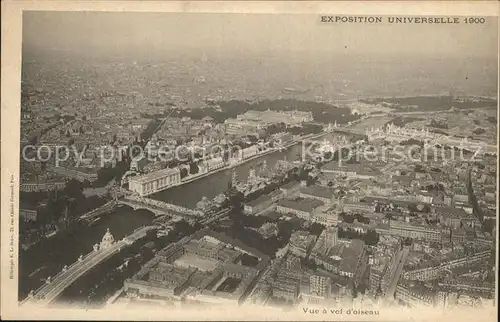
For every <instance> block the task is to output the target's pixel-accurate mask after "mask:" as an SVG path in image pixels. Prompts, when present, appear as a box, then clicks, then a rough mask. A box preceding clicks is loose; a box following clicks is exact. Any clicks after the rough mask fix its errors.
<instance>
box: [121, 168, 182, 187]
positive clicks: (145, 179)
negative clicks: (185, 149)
mask: <svg viewBox="0 0 500 322" xmlns="http://www.w3.org/2000/svg"><path fill="white" fill-rule="evenodd" d="M179 172H180V170H179V169H177V168H174V169H163V170H158V171H154V172H151V173H147V174H145V175H142V176H138V177H133V178H131V179H130V181H135V182H138V183H146V182H149V181H152V180H155V179H159V178H164V177H166V176H169V175H173V174H177V173H179Z"/></svg>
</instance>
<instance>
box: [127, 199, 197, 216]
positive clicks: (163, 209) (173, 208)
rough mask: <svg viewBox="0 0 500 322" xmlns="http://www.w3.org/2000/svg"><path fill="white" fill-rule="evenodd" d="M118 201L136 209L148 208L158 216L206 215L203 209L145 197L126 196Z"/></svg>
mask: <svg viewBox="0 0 500 322" xmlns="http://www.w3.org/2000/svg"><path fill="white" fill-rule="evenodd" d="M118 203H120V204H125V205H128V206H130V207H132V208H134V209H147V210H149V211H151V212H153V213H155V214H156V215H157V216H158V215H160V216H161V215H168V214H171V213H174V214H176V215H181V216H188V217H202V216H203V215H204V213H203V211H201V210H195V209H189V208H186V207H182V206H177V205H173V204H170V203H167V202H164V201H159V200H154V199H150V198H145V197H137V196H126V197H124V198H123V199H121V200H119V201H118Z"/></svg>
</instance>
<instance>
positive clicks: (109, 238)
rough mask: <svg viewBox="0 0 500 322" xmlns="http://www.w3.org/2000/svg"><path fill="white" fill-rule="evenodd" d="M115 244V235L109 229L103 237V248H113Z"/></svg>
mask: <svg viewBox="0 0 500 322" xmlns="http://www.w3.org/2000/svg"><path fill="white" fill-rule="evenodd" d="M114 242H115V238H114V237H113V235H111V232H110V231H109V228H108V229H107V230H106V233H105V234H104V236H103V237H102V241H101V248H106V247H108V246H111V245H112V244H113V243H114Z"/></svg>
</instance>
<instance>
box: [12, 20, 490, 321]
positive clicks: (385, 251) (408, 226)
mask: <svg viewBox="0 0 500 322" xmlns="http://www.w3.org/2000/svg"><path fill="white" fill-rule="evenodd" d="M323 18H324V17H323ZM356 18H359V17H356ZM385 18H386V17H385V16H382V17H381V18H380V19H378V18H377V19H376V18H372V19H361V18H359V22H357V21H358V20H356V21H355V22H352V23H349V22H346V23H343V21H344V20H345V21H349V19H340V18H339V19H337V20H336V21H338V22H335V23H334V22H330V23H326V22H325V21H326V20H327V19H322V18H321V17H320V16H319V15H312V14H300V15H288V14H223V13H168V12H165V13H158V12H92V11H81V12H76V11H75V12H62V11H60V12H56V11H25V12H24V13H23V29H22V31H23V40H22V69H21V120H20V129H21V131H20V178H19V196H20V197H19V267H18V276H19V288H18V301H19V302H20V303H21V305H24V304H26V303H30V304H34V305H39V306H42V307H50V308H53V307H58V306H72V307H75V308H91V309H104V308H130V307H133V306H134V305H148V306H149V307H151V308H153V309H154V308H155V307H158V308H169V307H172V308H173V307H183V306H186V307H188V306H212V305H223V306H224V305H237V306H265V307H273V308H283V309H291V308H297V307H306V306H307V307H312V306H314V305H319V306H321V307H338V308H344V307H346V305H348V306H349V305H350V307H352V305H353V303H354V304H361V303H362V305H363V306H362V307H363V310H364V311H363V312H364V313H363V314H366V315H376V314H378V313H377V312H378V311H377V308H378V307H380V306H381V305H386V306H393V307H408V308H413V307H429V308H452V307H458V306H466V307H491V306H493V305H494V303H495V283H496V281H495V276H496V273H497V272H496V271H495V265H496V264H495V263H496V253H497V250H496V242H497V241H496V236H497V232H496V229H497V228H496V222H497V196H498V192H497V188H498V187H497V176H498V173H497V131H498V129H497V124H498V119H497V113H498V111H497V105H498V103H497V92H498V57H497V51H498V21H497V19H496V18H494V17H485V18H481V19H483V20H478V21H477V22H478V23H477V24H476V25H469V24H464V23H460V24H457V23H456V24H446V23H440V24H439V25H436V24H413V23H405V24H403V23H398V24H396V23H389V22H388V21H391V20H390V19H389V20H388V19H385ZM426 19H429V20H430V19H431V18H426ZM457 19H458V18H457ZM331 20H332V21H334V20H333V19H331ZM351 20H352V19H351ZM353 21H354V20H353ZM394 21H396V20H394ZM460 21H461V20H460ZM16 162H17V161H16Z"/></svg>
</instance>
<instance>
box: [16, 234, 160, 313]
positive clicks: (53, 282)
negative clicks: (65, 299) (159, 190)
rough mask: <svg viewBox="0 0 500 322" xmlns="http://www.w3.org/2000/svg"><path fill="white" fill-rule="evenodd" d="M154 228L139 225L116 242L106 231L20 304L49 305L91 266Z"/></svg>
mask: <svg viewBox="0 0 500 322" xmlns="http://www.w3.org/2000/svg"><path fill="white" fill-rule="evenodd" d="M154 228H155V227H154V226H146V227H140V228H138V229H136V230H135V231H134V232H133V233H132V234H130V235H129V236H127V237H125V238H123V239H121V240H119V241H116V242H115V241H114V240H113V236H112V235H111V234H110V233H109V231H108V232H107V233H106V234H105V235H104V237H103V241H102V242H101V246H100V247H98V246H97V245H96V246H95V247H94V251H92V252H90V253H88V254H87V255H85V256H80V258H79V259H78V260H77V261H76V262H74V263H73V264H71V265H70V266H69V267H66V266H65V267H64V268H63V270H62V271H61V272H59V273H58V274H57V275H56V276H54V277H53V278H49V279H47V282H46V283H45V284H44V285H43V286H41V287H40V288H39V289H38V290H36V291H34V292H31V293H30V295H29V296H28V297H27V298H26V299H25V300H24V301H23V302H22V303H21V304H22V305H25V304H28V305H36V306H48V305H50V304H51V303H53V302H54V301H55V300H56V299H57V298H58V297H59V296H60V295H61V293H62V292H63V291H64V290H65V289H66V288H67V287H69V286H70V285H71V284H73V283H74V282H75V281H76V280H77V279H78V278H80V277H81V276H83V275H84V274H85V273H87V272H88V271H90V270H91V269H92V268H93V267H95V266H97V265H98V264H100V263H101V262H103V261H105V260H107V259H108V258H110V257H111V256H113V255H114V254H116V253H118V252H119V251H120V250H121V249H123V248H125V247H127V246H129V245H131V244H133V243H134V242H135V241H136V240H138V239H140V238H142V237H144V236H146V233H147V232H148V231H149V230H151V229H154Z"/></svg>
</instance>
